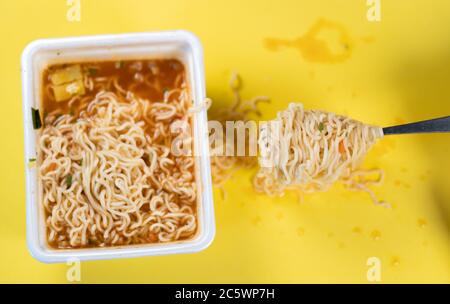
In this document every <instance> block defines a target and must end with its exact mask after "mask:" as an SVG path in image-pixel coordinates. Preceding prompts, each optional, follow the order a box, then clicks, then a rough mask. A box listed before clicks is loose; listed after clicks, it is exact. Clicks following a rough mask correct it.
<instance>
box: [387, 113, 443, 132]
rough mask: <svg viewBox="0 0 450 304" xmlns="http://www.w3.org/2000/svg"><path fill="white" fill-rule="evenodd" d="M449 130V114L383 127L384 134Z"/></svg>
mask: <svg viewBox="0 0 450 304" xmlns="http://www.w3.org/2000/svg"><path fill="white" fill-rule="evenodd" d="M444 132H450V116H446V117H441V118H435V119H430V120H424V121H419V122H413V123H409V124H405V125H399V126H392V127H387V128H383V133H384V135H391V134H412V133H444Z"/></svg>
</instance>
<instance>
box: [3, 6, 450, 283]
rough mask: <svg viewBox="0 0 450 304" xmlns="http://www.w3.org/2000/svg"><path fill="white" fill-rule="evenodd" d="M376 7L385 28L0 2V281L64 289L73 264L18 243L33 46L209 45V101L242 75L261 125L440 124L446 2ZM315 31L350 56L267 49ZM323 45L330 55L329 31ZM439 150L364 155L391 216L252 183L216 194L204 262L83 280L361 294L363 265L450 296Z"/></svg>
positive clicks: (273, 14) (225, 9)
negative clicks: (23, 75)
mask: <svg viewBox="0 0 450 304" xmlns="http://www.w3.org/2000/svg"><path fill="white" fill-rule="evenodd" d="M381 6H382V16H381V22H375V23H371V22H368V21H367V19H366V12H367V7H366V1H362V0H351V1H350V0H348V1H341V0H320V1H300V0H292V1H284V0H283V1H282V0H278V1H268V0H267V1H266V0H255V1H242V0H228V1H211V0H204V1H199V0H189V1H187V0H186V1H171V0H164V1H153V0H152V1H150V0H146V1H144V0H95V1H87V0H81V9H82V10H81V21H80V22H68V21H67V20H66V12H67V8H68V7H67V5H66V1H64V0H53V1H50V0H39V1H34V0H16V1H6V0H2V1H0V12H1V18H0V37H2V39H3V41H2V43H1V45H2V46H1V47H0V67H1V69H0V80H1V81H0V102H1V109H2V110H1V114H2V115H1V119H0V130H1V131H0V142H1V143H2V144H1V149H0V198H1V199H0V204H1V205H0V206H1V208H0V210H1V214H2V220H1V221H0V248H1V250H0V282H67V281H66V271H67V269H68V266H66V265H64V264H59V265H45V264H41V263H39V262H37V261H35V260H34V259H33V258H32V257H31V256H30V255H29V254H28V251H27V248H26V244H25V190H24V183H25V180H24V164H23V127H22V99H21V91H20V90H21V80H20V65H19V58H20V54H21V52H22V49H23V48H24V46H25V45H26V44H27V43H29V42H30V41H32V40H34V39H37V38H47V37H63V36H77V35H92V34H104V33H126V32H138V31H157V30H166V29H187V30H190V31H192V32H194V33H195V34H197V35H198V36H199V37H200V39H201V41H202V43H203V45H204V51H205V64H206V75H207V79H206V81H207V90H208V95H209V96H210V97H212V98H213V99H215V100H220V101H218V103H219V104H225V103H227V102H228V101H229V100H230V94H229V91H228V88H227V85H228V77H229V73H230V71H232V70H236V71H239V72H240V74H241V75H242V77H243V79H244V82H245V88H244V90H243V95H244V97H246V98H250V97H252V96H254V95H261V94H264V95H268V96H270V97H271V98H272V100H273V102H272V104H271V105H263V106H262V111H263V113H264V118H271V117H273V116H274V115H275V113H276V111H278V110H281V109H283V108H285V107H286V106H287V104H288V102H289V101H292V100H299V101H302V102H304V104H305V106H306V107H308V108H319V109H326V110H329V111H334V112H338V113H343V114H347V115H350V116H352V117H354V118H357V119H360V120H363V121H366V122H369V123H374V124H379V125H382V126H385V125H390V124H395V123H399V122H404V121H414V120H420V119H426V118H432V117H437V116H444V115H449V114H450V55H449V54H450V53H449V51H450V49H449V47H450V34H449V33H450V30H449V28H450V2H449V1H446V0H435V1H419V0H417V1H413V0H410V1H406V0H405V1H383V0H382V1H381ZM321 18H323V19H324V20H328V21H331V22H336V23H337V24H340V25H341V26H342V28H345V30H346V31H347V35H348V37H349V38H350V40H351V41H350V42H349V44H348V45H347V46H346V47H347V49H348V51H349V52H350V53H351V54H350V56H348V58H346V57H347V56H343V57H344V59H343V60H338V61H339V62H336V63H330V62H329V60H328V61H327V60H321V58H322V57H320V56H323V54H322V55H320V56H319V58H317V57H314V56H313V55H311V54H310V53H308V52H309V51H310V50H308V49H306V50H305V49H302V50H303V52H302V50H300V49H296V48H292V46H293V45H294V44H295V43H291V44H289V43H288V45H286V46H284V47H283V46H281V47H279V49H278V50H277V51H274V50H272V49H270V48H267V38H272V39H275V40H277V39H278V40H287V41H293V40H296V39H297V38H299V37H302V36H304V35H305V34H306V33H307V32H308V31H309V30H310V29H311V27H312V26H313V25H314V24H315V23H316V22H317V21H318V20H319V19H321ZM328 32H330V31H328ZM321 35H324V37H322V38H324V39H335V42H331V44H330V45H331V46H330V48H332V49H334V50H335V51H336V50H337V51H339V47H340V46H339V43H336V41H338V40H336V39H337V38H336V33H334V34H333V33H332V32H331V33H327V31H325V32H324V33H322V34H321ZM338 38H339V37H338ZM304 40H305V39H303V40H302V39H300V40H299V41H304ZM302 43H303V42H302ZM302 43H301V44H302ZM333 43H334V44H335V45H333ZM336 44H337V45H336ZM289 45H290V46H289ZM302 45H303V47H305V46H304V43H303V44H302ZM306 48H308V45H307V46H306ZM344 51H345V50H344ZM341 57H342V56H341ZM341 57H339V58H341ZM314 59H316V60H314ZM449 136H450V135H446V134H445V135H412V136H398V137H392V138H387V139H384V140H383V141H382V142H379V143H378V144H377V146H376V147H375V149H374V150H373V151H372V152H371V153H370V155H369V157H368V159H367V162H366V166H367V167H372V166H379V167H381V168H383V169H384V170H385V172H386V180H385V184H384V185H383V186H382V187H379V188H376V193H377V195H378V196H379V197H380V198H383V199H385V200H387V201H389V202H390V203H391V204H392V205H393V206H394V208H393V209H392V210H386V209H383V208H380V207H376V206H373V205H372V204H371V201H370V200H369V198H368V197H367V195H366V194H362V193H353V192H352V193H350V192H346V191H345V190H344V189H343V188H342V187H341V186H336V187H334V188H333V190H332V191H330V192H329V193H322V194H316V195H309V196H306V197H305V198H304V201H303V203H302V204H300V203H298V200H297V197H296V196H295V195H293V194H288V195H286V196H285V197H284V198H276V199H271V198H268V197H264V196H262V195H255V194H254V192H253V190H252V188H251V185H250V181H249V180H250V177H251V175H252V172H240V173H238V174H237V175H236V176H235V177H234V178H233V180H232V181H230V182H229V183H227V185H226V187H225V188H226V191H227V194H228V196H227V200H226V201H223V200H222V199H221V196H220V193H219V191H218V190H215V208H216V219H217V235H216V239H215V241H214V243H213V244H212V246H211V247H210V248H208V249H207V250H206V251H204V252H201V253H198V254H190V255H178V256H166V257H147V258H138V259H129V260H113V261H95V262H86V263H83V264H82V266H81V282H83V283H91V282H159V283H166V282H168V283H169V282H174V283H175V282H177V283H182V282H204V283H205V282H209V283H216V282H228V283H232V282H236V283H239V282H289V283H297V282H361V283H366V282H368V281H367V278H366V272H367V270H368V267H367V266H366V261H367V259H368V258H369V257H378V258H380V260H381V263H382V264H381V265H382V267H381V270H382V282H384V283H387V282H389V283H390V282H447V283H448V282H450V264H449V261H450V238H449V233H450V231H449V230H450V228H449V225H450V224H449V221H450V219H449V218H450V211H449V210H450V187H449V186H450V183H449V179H448V174H449V171H450V157H449V155H450V154H449V151H450V137H449Z"/></svg>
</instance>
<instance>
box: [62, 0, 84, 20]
mask: <svg viewBox="0 0 450 304" xmlns="http://www.w3.org/2000/svg"><path fill="white" fill-rule="evenodd" d="M66 19H67V21H69V22H80V21H81V0H67V14H66Z"/></svg>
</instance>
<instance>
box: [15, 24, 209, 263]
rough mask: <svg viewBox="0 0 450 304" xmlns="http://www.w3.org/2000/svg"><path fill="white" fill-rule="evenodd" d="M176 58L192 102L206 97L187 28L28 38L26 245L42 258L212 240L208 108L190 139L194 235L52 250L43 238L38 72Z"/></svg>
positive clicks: (196, 246) (178, 248)
mask: <svg viewBox="0 0 450 304" xmlns="http://www.w3.org/2000/svg"><path fill="white" fill-rule="evenodd" d="M156 58H160V59H161V58H176V59H178V60H180V61H181V62H183V63H184V65H185V69H186V75H187V78H188V82H189V86H190V92H191V95H192V99H193V102H194V106H198V105H200V104H201V103H202V102H203V100H204V99H205V76H204V68H203V50H202V46H201V43H200V41H199V40H198V39H197V37H196V36H194V35H193V34H192V33H189V32H186V31H170V32H157V33H136V34H120V35H102V36H87V37H76V38H62V39H44V40H37V41H34V42H32V43H30V44H29V45H28V46H27V47H26V48H25V50H24V51H23V54H22V62H21V69H22V93H23V115H24V129H25V168H26V204H27V208H26V210H27V211H26V213H27V244H28V248H29V250H30V252H31V255H32V256H33V257H35V258H36V259H38V260H39V261H42V262H45V263H58V262H67V261H68V260H74V259H78V260H80V261H83V260H100V259H113V258H132V257H139V256H152V255H167V254H178V253H192V252H197V251H200V250H203V249H205V248H206V247H208V246H209V245H210V244H211V242H212V241H213V239H214V235H215V220H214V207H213V197H212V182H211V170H210V159H209V140H208V125H207V124H208V120H207V114H206V110H202V111H198V112H196V113H195V114H194V116H193V138H194V151H195V160H196V178H197V186H198V200H197V220H198V229H197V233H196V234H195V236H194V237H193V238H192V239H189V240H183V241H177V242H170V243H158V244H144V245H128V246H119V247H107V248H87V249H67V250H61V249H52V248H51V247H50V246H49V245H48V243H47V237H46V227H45V219H44V210H43V208H42V207H41V203H40V197H39V191H38V180H37V178H38V177H37V176H38V175H37V168H36V166H34V167H32V166H29V160H30V159H34V158H36V155H37V153H36V140H37V136H36V135H37V134H36V133H37V132H36V131H35V130H34V129H33V123H32V116H31V108H32V107H34V108H40V105H41V100H40V98H41V84H42V83H41V82H42V79H41V75H42V71H43V69H45V67H46V66H47V65H49V64H55V63H70V62H80V61H104V60H132V59H156Z"/></svg>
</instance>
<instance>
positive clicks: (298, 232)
mask: <svg viewBox="0 0 450 304" xmlns="http://www.w3.org/2000/svg"><path fill="white" fill-rule="evenodd" d="M297 235H298V236H304V235H305V228H303V227H298V228H297Z"/></svg>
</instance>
